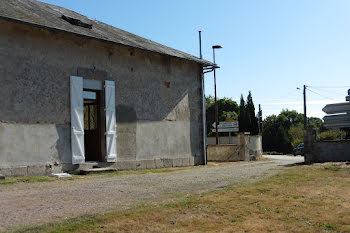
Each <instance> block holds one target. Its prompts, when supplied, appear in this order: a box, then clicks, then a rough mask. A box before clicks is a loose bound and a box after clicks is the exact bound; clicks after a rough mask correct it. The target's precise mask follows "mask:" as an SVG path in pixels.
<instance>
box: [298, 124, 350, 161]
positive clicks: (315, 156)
mask: <svg viewBox="0 0 350 233" xmlns="http://www.w3.org/2000/svg"><path fill="white" fill-rule="evenodd" d="M304 143H305V145H304V156H305V162H306V163H323V162H346V161H350V140H336V141H319V140H316V133H315V131H314V130H310V129H309V130H307V131H304Z"/></svg>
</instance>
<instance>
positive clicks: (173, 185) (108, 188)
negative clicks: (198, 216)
mask: <svg viewBox="0 0 350 233" xmlns="http://www.w3.org/2000/svg"><path fill="white" fill-rule="evenodd" d="M268 157H269V158H270V159H272V160H271V161H258V162H249V163H229V164H225V165H220V166H210V167H198V168H193V169H188V170H180V171H175V172H168V173H153V174H151V173H150V174H138V175H120V176H94V177H92V178H89V179H79V180H71V181H57V182H44V183H23V184H15V185H0V230H5V229H6V228H9V227H13V226H20V225H31V224H39V223H46V222H51V221H59V220H62V219H64V218H69V217H74V216H79V215H83V214H87V213H99V212H104V211H106V210H111V209H122V208H128V207H130V206H132V205H134V204H135V203H137V202H138V201H140V200H143V201H144V200H145V199H151V200H154V199H155V198H166V197H168V198H169V197H171V195H172V194H178V193H189V194H193V193H202V192H207V191H211V190H215V189H217V188H221V187H225V186H227V185H230V184H237V183H238V182H240V181H242V180H244V179H247V178H254V177H262V176H268V175H269V174H272V171H271V169H272V168H275V167H277V166H279V165H288V164H293V163H298V162H303V161H304V158H303V157H300V156H297V157H291V156H268Z"/></svg>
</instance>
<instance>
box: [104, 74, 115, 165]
mask: <svg viewBox="0 0 350 233" xmlns="http://www.w3.org/2000/svg"><path fill="white" fill-rule="evenodd" d="M105 100H106V147H107V150H106V154H107V162H116V160H117V135H116V129H117V124H116V117H115V83H114V82H113V81H107V80H106V81H105Z"/></svg>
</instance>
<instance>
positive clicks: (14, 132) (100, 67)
mask: <svg viewBox="0 0 350 233" xmlns="http://www.w3.org/2000/svg"><path fill="white" fill-rule="evenodd" d="M58 20H59V19H58ZM200 69H201V68H200V66H199V65H198V64H196V63H193V62H190V61H186V60H183V59H177V58H171V57H169V56H164V55H160V54H156V53H151V52H147V51H142V50H138V49H132V48H126V47H122V46H117V45H114V44H111V43H105V42H101V41H97V40H92V39H88V38H83V37H79V36H75V35H70V34H67V33H63V32H57V31H56V32H54V31H49V30H46V29H38V28H33V27H31V26H28V25H23V24H20V23H12V22H8V21H4V20H1V21H0V86H1V89H0V96H1V98H0V106H1V111H0V122H1V125H0V139H1V140H0V167H6V166H18V165H32V164H47V163H71V151H70V141H71V139H70V93H69V90H70V89H69V83H70V82H69V79H70V76H71V75H77V76H82V77H83V78H84V79H95V80H101V81H104V80H112V81H115V82H116V114H117V148H118V149H117V155H118V161H141V160H157V159H158V160H159V159H184V160H186V161H190V162H191V161H192V163H201V162H202V157H203V146H202V140H203V136H202V131H203V130H202V96H201V95H202V90H201V80H200V78H201V77H200ZM13 142H14V143H15V144H11V143H13ZM15 145H16V146H15ZM190 165H193V164H190Z"/></svg>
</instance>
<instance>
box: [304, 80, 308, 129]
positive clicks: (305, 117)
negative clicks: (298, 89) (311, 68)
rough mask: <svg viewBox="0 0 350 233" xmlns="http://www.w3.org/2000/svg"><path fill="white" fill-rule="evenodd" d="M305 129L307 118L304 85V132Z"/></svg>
mask: <svg viewBox="0 0 350 233" xmlns="http://www.w3.org/2000/svg"><path fill="white" fill-rule="evenodd" d="M306 129H307V116H306V85H304V130H306Z"/></svg>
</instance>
